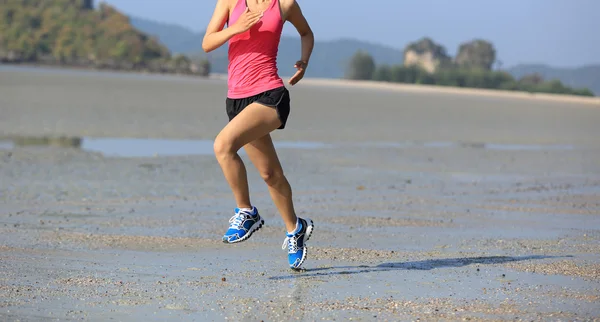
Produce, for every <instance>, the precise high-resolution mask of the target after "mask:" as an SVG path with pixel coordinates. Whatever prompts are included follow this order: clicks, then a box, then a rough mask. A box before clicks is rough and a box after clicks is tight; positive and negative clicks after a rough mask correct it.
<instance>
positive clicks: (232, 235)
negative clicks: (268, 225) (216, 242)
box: [223, 207, 265, 244]
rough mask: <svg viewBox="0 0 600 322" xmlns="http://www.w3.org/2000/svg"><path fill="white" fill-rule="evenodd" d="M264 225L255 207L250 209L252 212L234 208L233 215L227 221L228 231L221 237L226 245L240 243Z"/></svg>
mask: <svg viewBox="0 0 600 322" xmlns="http://www.w3.org/2000/svg"><path fill="white" fill-rule="evenodd" d="M264 223H265V221H264V220H263V219H262V218H261V217H260V214H259V213H258V209H256V207H252V211H248V210H242V209H239V208H235V215H233V217H231V219H229V229H228V230H227V232H226V233H225V235H224V236H223V242H224V243H227V244H233V243H239V242H242V241H244V240H246V239H248V238H250V236H252V233H254V232H255V231H257V230H259V229H260V228H261V227H262V225H264Z"/></svg>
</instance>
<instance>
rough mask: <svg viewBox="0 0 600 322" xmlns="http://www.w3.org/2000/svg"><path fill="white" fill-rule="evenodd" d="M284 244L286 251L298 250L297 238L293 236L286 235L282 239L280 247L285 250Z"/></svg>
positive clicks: (293, 251) (294, 251)
mask: <svg viewBox="0 0 600 322" xmlns="http://www.w3.org/2000/svg"><path fill="white" fill-rule="evenodd" d="M286 244H287V245H286ZM286 246H287V248H288V253H296V252H298V239H296V238H295V237H294V236H292V237H286V238H285V239H284V240H283V245H281V249H284V250H285V248H286Z"/></svg>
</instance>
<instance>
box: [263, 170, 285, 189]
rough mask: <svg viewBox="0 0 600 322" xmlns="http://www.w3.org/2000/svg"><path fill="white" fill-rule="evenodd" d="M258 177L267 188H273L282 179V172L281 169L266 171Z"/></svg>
mask: <svg viewBox="0 0 600 322" xmlns="http://www.w3.org/2000/svg"><path fill="white" fill-rule="evenodd" d="M260 176H261V177H262V178H263V180H265V183H266V184H267V185H269V186H275V185H277V184H279V183H280V182H281V180H283V179H284V175H283V171H282V170H281V169H266V170H263V171H261V172H260Z"/></svg>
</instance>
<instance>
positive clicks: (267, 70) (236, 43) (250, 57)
mask: <svg viewBox="0 0 600 322" xmlns="http://www.w3.org/2000/svg"><path fill="white" fill-rule="evenodd" d="M245 10H246V0H238V1H237V4H236V6H235V8H234V9H233V12H232V13H231V16H230V17H229V21H228V25H229V26H231V25H233V24H234V23H235V22H236V21H237V19H238V18H239V17H240V15H241V14H242V13H243V12H244V11H245ZM283 23H284V22H283V21H282V19H281V11H280V8H279V0H271V4H270V5H269V8H268V9H266V10H265V12H264V14H263V17H262V18H261V20H260V21H259V22H257V23H256V24H255V25H254V26H252V28H250V30H247V31H246V32H244V33H242V34H239V35H235V36H233V37H231V39H229V54H228V55H229V67H228V75H227V85H228V91H227V97H229V98H234V99H235V98H246V97H249V96H254V95H256V94H259V93H262V92H264V91H268V90H271V89H274V88H277V87H281V86H283V80H282V79H281V77H279V75H278V71H277V52H278V49H279V41H280V39H281V31H282V29H283Z"/></svg>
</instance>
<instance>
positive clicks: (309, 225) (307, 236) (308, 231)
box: [290, 218, 315, 270]
mask: <svg viewBox="0 0 600 322" xmlns="http://www.w3.org/2000/svg"><path fill="white" fill-rule="evenodd" d="M304 220H305V221H306V223H307V225H306V226H307V227H306V234H304V238H303V239H302V240H303V245H304V252H303V253H302V259H300V263H298V266H296V267H290V268H291V269H293V270H300V267H301V266H302V264H304V261H305V260H306V258H307V256H308V246H306V242H307V241H308V240H309V239H310V236H311V235H312V233H313V229H314V228H315V224H314V223H313V221H312V219H310V218H307V219H304Z"/></svg>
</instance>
